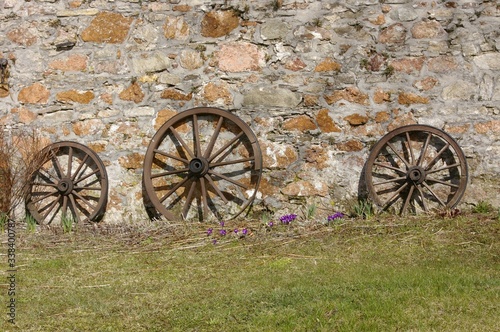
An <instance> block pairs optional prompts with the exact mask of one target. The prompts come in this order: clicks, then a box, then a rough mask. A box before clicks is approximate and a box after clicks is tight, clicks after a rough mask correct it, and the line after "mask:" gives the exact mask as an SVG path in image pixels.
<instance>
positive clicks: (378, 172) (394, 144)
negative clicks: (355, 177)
mask: <svg viewBox="0 0 500 332" xmlns="http://www.w3.org/2000/svg"><path fill="white" fill-rule="evenodd" d="M365 180H366V184H367V189H368V193H369V195H370V197H371V199H372V200H373V201H374V203H376V204H377V205H378V206H379V207H380V208H381V209H382V210H387V211H393V212H396V213H398V214H405V213H418V212H421V211H432V210H436V209H451V208H453V207H455V206H456V205H457V204H458V203H459V201H460V199H461V198H462V196H463V194H464V192H465V188H466V186H467V180H468V174H467V162H466V159H465V156H464V153H463V152H462V150H461V149H460V147H459V146H458V144H457V143H456V142H455V140H454V139H453V138H452V137H451V136H450V135H448V134H447V133H445V132H444V131H442V130H439V129H437V128H434V127H431V126H427V125H409V126H404V127H400V128H397V129H395V130H393V131H391V132H389V133H388V134H386V135H385V136H384V137H382V138H381V139H380V141H378V142H377V144H375V146H374V147H373V149H372V150H371V152H370V155H369V157H368V161H367V163H366V172H365Z"/></svg>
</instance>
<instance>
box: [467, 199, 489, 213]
mask: <svg viewBox="0 0 500 332" xmlns="http://www.w3.org/2000/svg"><path fill="white" fill-rule="evenodd" d="M472 212H474V213H481V214H486V213H490V212H493V205H491V204H490V203H489V202H486V201H479V202H477V204H476V205H474V207H473V208H472Z"/></svg>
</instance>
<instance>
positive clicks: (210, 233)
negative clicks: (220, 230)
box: [207, 228, 213, 236]
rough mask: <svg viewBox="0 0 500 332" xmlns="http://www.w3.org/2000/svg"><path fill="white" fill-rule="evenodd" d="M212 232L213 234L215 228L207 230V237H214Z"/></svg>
mask: <svg viewBox="0 0 500 332" xmlns="http://www.w3.org/2000/svg"><path fill="white" fill-rule="evenodd" d="M212 232H213V228H209V229H207V236H210V235H212Z"/></svg>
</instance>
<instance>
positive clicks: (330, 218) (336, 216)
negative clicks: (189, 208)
mask: <svg viewBox="0 0 500 332" xmlns="http://www.w3.org/2000/svg"><path fill="white" fill-rule="evenodd" d="M344 216H345V215H344V214H343V213H342V212H335V213H334V214H332V215H330V216H328V222H330V221H334V220H335V219H342V218H344Z"/></svg>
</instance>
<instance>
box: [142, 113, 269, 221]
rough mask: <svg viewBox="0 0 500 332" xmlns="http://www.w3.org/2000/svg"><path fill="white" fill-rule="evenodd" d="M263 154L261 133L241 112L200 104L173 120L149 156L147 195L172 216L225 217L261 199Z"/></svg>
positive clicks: (153, 142) (145, 176)
mask: <svg viewBox="0 0 500 332" xmlns="http://www.w3.org/2000/svg"><path fill="white" fill-rule="evenodd" d="M261 174H262V156H261V151H260V147H259V145H258V142H257V138H256V136H255V134H254V133H253V132H252V130H251V129H250V127H249V126H248V125H247V124H246V123H245V122H243V121H242V120H241V119H240V118H238V117H237V116H235V115H233V114H231V113H229V112H227V111H224V110H221V109H218V108H207V107H199V108H193V109H190V110H187V111H183V112H181V113H179V114H177V115H175V116H173V117H172V118H171V119H169V120H168V121H167V122H166V123H165V124H163V126H162V127H160V129H159V130H158V131H157V132H156V134H155V135H154V136H153V138H152V140H151V142H150V144H149V147H148V149H147V152H146V157H145V160H144V173H143V181H144V187H145V190H146V194H147V196H148V198H149V200H150V201H151V203H152V205H153V206H154V208H155V209H156V210H157V212H159V213H161V214H162V215H163V216H165V217H166V218H167V219H169V220H176V219H181V218H184V219H195V220H210V219H216V220H224V219H232V218H234V217H236V216H238V215H239V214H241V212H243V211H244V210H245V209H246V208H247V207H248V206H249V205H250V203H252V201H253V200H254V198H255V195H256V194H257V189H258V186H259V183H260V178H261Z"/></svg>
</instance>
